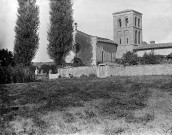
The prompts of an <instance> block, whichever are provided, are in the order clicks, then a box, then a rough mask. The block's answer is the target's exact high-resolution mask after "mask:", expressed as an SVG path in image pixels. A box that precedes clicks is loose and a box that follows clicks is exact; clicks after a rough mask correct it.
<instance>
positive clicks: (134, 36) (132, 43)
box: [113, 10, 142, 58]
mask: <svg viewBox="0 0 172 135" xmlns="http://www.w3.org/2000/svg"><path fill="white" fill-rule="evenodd" d="M113 37H114V42H117V43H118V49H117V55H116V57H117V58H121V57H122V55H123V54H124V53H126V52H127V51H132V50H133V49H134V48H135V47H137V46H139V45H140V44H141V43H142V14H141V13H139V12H137V11H135V10H124V11H120V12H115V13H113Z"/></svg>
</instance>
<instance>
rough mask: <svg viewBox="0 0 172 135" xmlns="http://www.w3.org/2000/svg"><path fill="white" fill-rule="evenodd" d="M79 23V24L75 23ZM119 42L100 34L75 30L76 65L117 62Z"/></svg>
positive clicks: (74, 61) (74, 60) (74, 49)
mask: <svg viewBox="0 0 172 135" xmlns="http://www.w3.org/2000/svg"><path fill="white" fill-rule="evenodd" d="M75 25H77V24H75ZM117 46H118V44H117V43H115V42H114V41H112V40H110V39H107V38H102V37H98V36H92V35H89V34H86V33H84V32H81V31H79V30H77V26H75V31H74V45H73V49H72V50H73V52H74V53H75V56H74V59H73V63H74V66H97V65H98V64H100V63H106V62H109V63H115V60H116V52H117Z"/></svg>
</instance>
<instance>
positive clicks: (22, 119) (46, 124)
mask: <svg viewBox="0 0 172 135" xmlns="http://www.w3.org/2000/svg"><path fill="white" fill-rule="evenodd" d="M0 87H1V89H0V92H1V94H3V97H2V100H0V102H1V104H2V108H4V109H1V110H3V111H1V113H2V115H1V119H0V132H1V133H2V134H3V135H4V134H5V135H6V134H7V135H44V134H45V135H60V134H63V135H64V134H78V135H79V134H103V135H111V134H134V133H135V134H138V132H139V133H140V130H141V131H142V132H146V131H149V130H150V132H153V133H155V132H154V130H156V128H157V127H158V125H155V124H154V123H157V122H156V120H157V119H158V120H159V118H162V119H163V118H165V117H167V116H168V115H171V111H170V109H172V107H171V106H170V105H169V111H167V110H165V108H163V104H164V105H168V104H170V103H171V102H167V101H166V99H167V98H168V99H169V100H170V101H172V100H171V94H172V77H171V76H141V77H111V78H106V79H99V78H81V79H59V80H54V81H46V82H34V83H25V84H10V85H1V86H0ZM162 97H164V98H162ZM160 98H162V99H161V100H162V101H164V102H163V103H161V102H160V101H159V99H160ZM159 102H160V103H161V104H162V105H161V106H162V107H161V106H157V105H159V104H160V103H159ZM165 103H166V104H165ZM160 107H161V108H160ZM157 108H158V109H159V108H160V109H159V110H158V109H157ZM160 111H164V112H166V113H167V112H168V113H169V114H167V115H165V116H164V113H162V115H163V116H164V117H161V116H162V115H161V112H160ZM170 118H171V117H170ZM170 118H169V119H170ZM160 122H161V121H160ZM170 122H171V123H172V121H170ZM170 122H169V123H170ZM136 125H139V127H138V126H136ZM164 125H165V124H164ZM158 128H159V127H158ZM138 129H140V130H138ZM162 130H163V131H158V130H156V131H157V132H164V133H169V132H170V133H171V130H172V125H170V124H169V125H168V128H167V127H166V128H163V129H162ZM150 132H149V134H150ZM157 134H158V133H157Z"/></svg>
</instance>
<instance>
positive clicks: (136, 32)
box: [135, 30, 137, 44]
mask: <svg viewBox="0 0 172 135" xmlns="http://www.w3.org/2000/svg"><path fill="white" fill-rule="evenodd" d="M135 44H137V30H135Z"/></svg>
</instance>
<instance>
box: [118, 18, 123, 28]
mask: <svg viewBox="0 0 172 135" xmlns="http://www.w3.org/2000/svg"><path fill="white" fill-rule="evenodd" d="M118 27H122V21H121V19H119V20H118Z"/></svg>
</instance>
